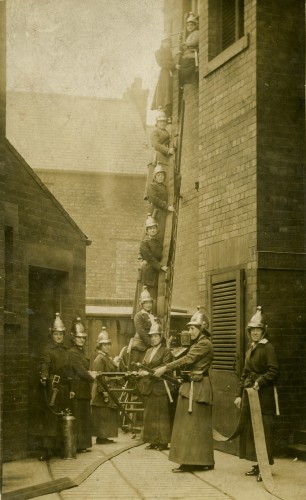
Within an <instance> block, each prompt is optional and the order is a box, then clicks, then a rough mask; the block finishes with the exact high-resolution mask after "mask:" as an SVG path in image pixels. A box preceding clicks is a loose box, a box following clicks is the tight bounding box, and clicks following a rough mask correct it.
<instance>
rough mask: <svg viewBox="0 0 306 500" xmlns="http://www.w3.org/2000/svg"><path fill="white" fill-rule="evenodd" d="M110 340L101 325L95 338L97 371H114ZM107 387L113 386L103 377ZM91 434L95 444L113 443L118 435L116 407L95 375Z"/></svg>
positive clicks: (94, 365) (115, 369) (110, 381)
mask: <svg viewBox="0 0 306 500" xmlns="http://www.w3.org/2000/svg"><path fill="white" fill-rule="evenodd" d="M111 346H112V342H111V339H110V338H109V335H108V332H107V330H106V328H105V326H103V327H102V330H101V332H100V333H99V335H98V339H97V356H96V358H95V360H94V364H93V369H94V371H97V372H116V371H118V368H117V364H116V363H115V362H114V360H113V358H112V357H111V356H110V350H111ZM105 381H106V383H107V385H108V387H109V388H110V389H111V388H112V387H114V386H115V385H114V382H112V380H111V378H109V379H107V378H105ZM91 416H92V435H93V436H96V443H97V444H108V443H113V442H114V441H113V439H109V438H112V437H117V436H118V409H117V406H116V404H115V403H114V402H113V400H112V399H111V398H110V396H109V393H108V392H106V391H105V388H104V387H103V386H102V385H101V382H100V377H99V376H97V377H96V379H95V381H94V383H93V387H92V398H91Z"/></svg>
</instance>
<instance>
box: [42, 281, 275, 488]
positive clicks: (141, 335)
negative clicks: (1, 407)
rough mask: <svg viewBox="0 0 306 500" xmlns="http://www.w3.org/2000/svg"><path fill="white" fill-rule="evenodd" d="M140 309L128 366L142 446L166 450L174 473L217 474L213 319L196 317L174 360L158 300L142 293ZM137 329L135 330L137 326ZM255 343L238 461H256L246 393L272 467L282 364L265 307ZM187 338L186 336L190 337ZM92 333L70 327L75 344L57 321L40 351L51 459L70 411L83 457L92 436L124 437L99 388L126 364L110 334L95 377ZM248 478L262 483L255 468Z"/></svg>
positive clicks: (102, 439)
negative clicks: (251, 396) (103, 375)
mask: <svg viewBox="0 0 306 500" xmlns="http://www.w3.org/2000/svg"><path fill="white" fill-rule="evenodd" d="M141 301H142V308H141V310H140V311H139V312H138V313H137V314H136V315H135V318H134V322H135V327H136V328H135V329H136V333H135V335H134V337H133V338H132V339H131V341H130V345H129V356H130V360H129V362H131V360H132V363H133V367H134V371H137V376H138V377H137V378H138V389H139V391H140V393H141V395H142V397H143V400H144V418H143V440H144V441H145V442H146V443H148V444H147V446H146V449H147V450H157V451H162V450H166V449H168V445H169V443H170V452H169V460H171V461H173V462H175V463H177V464H178V466H177V467H174V468H173V469H172V470H173V472H175V473H177V472H179V473H182V472H192V471H200V470H212V469H213V468H214V465H215V462H214V451H213V426H212V404H213V389H212V382H211V366H212V362H213V345H212V342H211V339H210V332H209V325H208V319H207V317H206V316H205V315H204V314H203V313H202V312H201V310H198V311H197V312H196V313H195V314H194V315H193V316H192V317H191V319H190V321H189V322H188V323H187V328H188V336H189V346H188V347H186V348H185V351H184V352H183V353H180V355H179V356H175V355H174V353H173V351H172V350H171V349H170V348H169V347H167V345H166V342H165V337H164V332H163V329H162V326H161V322H160V321H159V320H158V319H157V318H156V317H154V316H153V315H152V314H151V310H152V303H153V299H152V297H151V296H150V294H149V292H148V290H147V289H146V288H144V290H143V292H142V298H141ZM136 325H137V326H136ZM247 330H248V332H249V335H250V340H251V344H250V347H249V349H248V350H247V352H246V358H245V366H244V369H243V372H242V376H241V380H240V384H239V388H238V393H237V398H236V400H235V402H234V403H235V405H236V406H237V407H238V408H240V409H241V422H242V423H243V425H241V426H240V427H241V429H240V436H241V446H240V456H241V458H246V459H247V460H251V461H256V449H255V444H254V435H253V429H252V419H251V414H250V407H249V402H248V397H247V394H246V391H245V389H246V388H253V389H254V390H255V391H257V392H258V396H259V402H260V408H261V413H262V422H263V428H264V437H263V438H264V440H265V443H266V448H267V454H268V459H269V463H270V464H273V462H274V460H273V429H274V421H275V415H276V414H277V413H278V406H277V398H276V397H275V383H276V380H277V377H278V372H279V368H278V361H277V357H276V353H275V349H274V347H273V346H272V344H271V343H270V342H269V340H268V335H267V324H266V320H265V317H264V315H263V314H262V311H261V308H260V307H258V308H257V312H256V314H255V315H254V316H253V317H252V318H251V320H250V321H249V323H248V326H247ZM185 335H186V332H185ZM86 337H87V334H86V332H85V330H84V326H83V325H82V323H81V321H80V318H78V319H77V320H76V321H75V322H74V323H73V326H72V332H71V337H70V338H68V339H67V337H65V327H64V324H63V322H62V320H61V318H60V317H59V314H57V315H56V319H55V321H54V324H53V327H52V328H51V332H50V339H49V342H48V344H47V345H46V346H45V348H44V349H43V350H42V352H41V358H40V383H41V386H42V390H43V392H44V395H45V402H46V408H45V412H44V418H43V421H42V426H43V430H44V434H43V450H42V453H41V455H40V457H39V459H40V460H47V459H48V458H50V457H51V456H53V455H56V454H58V453H59V451H60V449H61V429H60V419H59V415H61V414H62V413H63V411H68V410H69V411H70V412H71V413H72V415H73V416H74V417H75V419H76V448H77V453H84V452H87V451H89V448H90V447H91V446H92V436H96V443H97V444H107V443H110V442H113V440H112V439H109V438H110V437H116V436H118V425H119V420H118V416H119V413H118V408H117V407H116V405H115V403H114V401H112V398H111V397H110V395H109V390H108V388H109V384H111V383H112V382H110V381H109V382H108V388H107V387H106V386H105V384H101V379H100V378H99V372H108V373H109V372H116V371H118V369H119V368H118V367H119V366H120V359H119V357H117V358H114V359H113V358H112V357H111V356H110V349H111V340H110V338H109V335H108V333H107V331H106V329H105V327H102V331H101V333H100V334H99V336H98V339H97V356H96V358H95V360H94V364H93V371H90V369H89V360H88V358H87V357H86V355H85V352H84V344H85V342H86ZM246 476H256V479H257V481H261V480H262V477H261V471H260V468H259V465H258V464H254V465H253V467H252V468H251V470H250V471H248V472H246Z"/></svg>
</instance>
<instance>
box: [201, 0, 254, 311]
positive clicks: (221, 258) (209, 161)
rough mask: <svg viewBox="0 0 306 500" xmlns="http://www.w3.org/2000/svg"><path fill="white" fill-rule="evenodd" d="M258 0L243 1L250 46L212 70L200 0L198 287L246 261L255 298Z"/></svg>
mask: <svg viewBox="0 0 306 500" xmlns="http://www.w3.org/2000/svg"><path fill="white" fill-rule="evenodd" d="M254 14H255V10H254V3H252V2H248V1H246V2H245V33H247V34H248V36H249V41H250V42H249V47H248V48H247V50H244V51H241V52H240V53H238V54H237V55H236V56H235V57H232V58H231V59H229V60H227V61H224V63H223V64H222V63H221V64H220V65H219V66H218V67H216V69H215V70H214V71H211V72H210V73H208V66H207V63H206V61H208V52H209V36H208V35H209V32H208V29H209V26H210V24H209V22H208V21H209V10H208V1H202V2H201V30H200V88H199V110H200V119H199V180H200V197H199V221H200V226H199V247H200V289H201V290H203V292H204V291H205V290H206V276H207V275H208V274H211V273H212V272H213V271H215V270H220V269H227V268H233V267H239V266H242V267H246V268H247V279H248V293H249V295H250V298H251V297H252V300H251V301H250V302H249V306H250V307H251V309H252V308H253V307H254V305H255V303H256V296H255V294H254V292H255V290H256V282H255V279H254V268H255V265H256V252H255V250H256V72H255V70H256V68H255V58H256V44H255V34H256V25H255V15H254ZM254 300H255V302H254Z"/></svg>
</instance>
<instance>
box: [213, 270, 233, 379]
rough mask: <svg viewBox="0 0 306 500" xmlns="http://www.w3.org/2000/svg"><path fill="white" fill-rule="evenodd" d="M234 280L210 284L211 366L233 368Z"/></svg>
mask: <svg viewBox="0 0 306 500" xmlns="http://www.w3.org/2000/svg"><path fill="white" fill-rule="evenodd" d="M236 295H237V284H236V280H230V281H225V282H221V283H214V284H213V285H212V330H213V345H214V362H213V368H214V369H219V370H233V366H234V363H235V356H236V332H237V320H236V318H237V305H236Z"/></svg>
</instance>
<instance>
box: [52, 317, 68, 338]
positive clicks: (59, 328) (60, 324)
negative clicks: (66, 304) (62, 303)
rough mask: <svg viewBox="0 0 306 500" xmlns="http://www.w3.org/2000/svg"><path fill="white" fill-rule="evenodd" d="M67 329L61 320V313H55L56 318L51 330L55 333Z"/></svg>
mask: <svg viewBox="0 0 306 500" xmlns="http://www.w3.org/2000/svg"><path fill="white" fill-rule="evenodd" d="M65 331H66V328H65V325H64V323H63V321H62V320H61V317H60V313H55V320H54V322H53V325H52V327H51V332H52V333H54V332H65Z"/></svg>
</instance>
